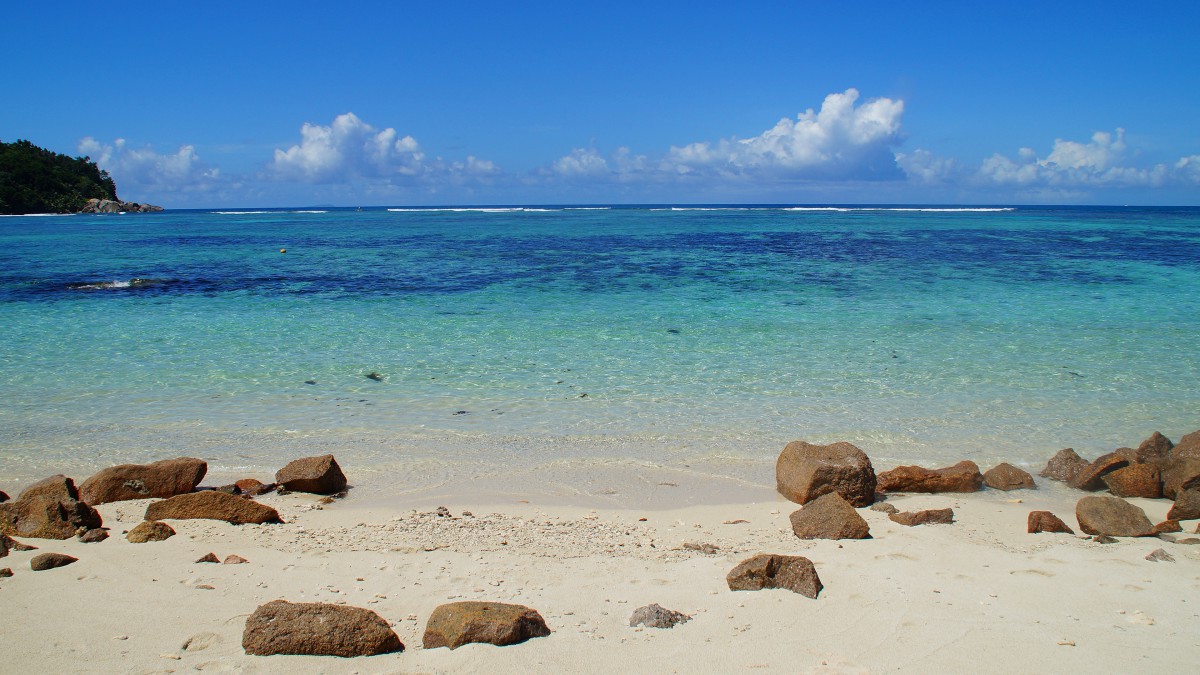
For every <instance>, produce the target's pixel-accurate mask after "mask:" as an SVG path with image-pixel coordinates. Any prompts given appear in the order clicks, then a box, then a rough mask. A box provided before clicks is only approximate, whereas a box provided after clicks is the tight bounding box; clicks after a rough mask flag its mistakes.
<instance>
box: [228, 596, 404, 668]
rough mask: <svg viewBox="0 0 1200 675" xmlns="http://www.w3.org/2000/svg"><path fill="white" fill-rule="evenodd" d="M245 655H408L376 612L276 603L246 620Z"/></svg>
mask: <svg viewBox="0 0 1200 675" xmlns="http://www.w3.org/2000/svg"><path fill="white" fill-rule="evenodd" d="M242 649H244V650H246V653H247V654H250V655H252V656H270V655H272V654H300V655H307V656H341V657H344V658H349V657H353V656H374V655H376V654H390V653H392V652H401V651H404V644H403V643H402V642H400V637H399V636H398V635H396V632H395V631H393V630H392V629H391V627H390V626H389V625H388V623H387V621H384V620H383V618H382V617H380V616H379V615H378V614H376V613H375V612H372V611H371V610H369V609H363V608H361V607H348V606H346V605H330V604H326V603H320V602H294V603H293V602H287V601H286V600H274V601H272V602H268V603H267V604H265V605H260V606H259V607H258V609H256V610H254V613H253V614H251V615H250V618H249V619H246V629H245V630H244V631H243V632H242Z"/></svg>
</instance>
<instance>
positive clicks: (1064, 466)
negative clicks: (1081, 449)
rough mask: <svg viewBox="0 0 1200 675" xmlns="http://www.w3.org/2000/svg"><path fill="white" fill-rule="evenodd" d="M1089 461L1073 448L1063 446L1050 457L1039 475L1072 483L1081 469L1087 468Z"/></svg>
mask: <svg viewBox="0 0 1200 675" xmlns="http://www.w3.org/2000/svg"><path fill="white" fill-rule="evenodd" d="M1087 465H1088V461H1087V460H1086V459H1084V458H1082V457H1080V456H1079V454H1078V453H1076V452H1075V450H1073V449H1071V448H1063V449H1062V450H1059V451H1058V453H1057V454H1055V455H1054V456H1053V457H1051V458H1050V461H1049V462H1047V463H1046V468H1044V469H1042V472H1041V473H1040V474H1038V475H1040V476H1042V477H1043V478H1049V479H1050V480H1056V481H1059V482H1062V483H1070V482H1071V481H1072V480H1073V479H1074V478H1075V476H1076V475H1078V474H1079V472H1080V471H1083V470H1084V469H1085V468H1087Z"/></svg>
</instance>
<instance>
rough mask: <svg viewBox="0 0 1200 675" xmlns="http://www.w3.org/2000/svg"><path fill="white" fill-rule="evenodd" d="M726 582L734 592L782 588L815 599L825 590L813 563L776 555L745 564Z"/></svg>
mask: <svg viewBox="0 0 1200 675" xmlns="http://www.w3.org/2000/svg"><path fill="white" fill-rule="evenodd" d="M725 582H726V583H728V584H729V590H731V591H761V590H763V589H767V588H782V589H784V590H788V591H792V592H793V593H799V594H800V595H803V596H804V597H806V598H814V599H815V598H816V597H817V595H818V594H820V592H821V589H822V588H824V587H825V586H824V585H823V584H822V583H821V578H820V577H818V576H817V568H816V567H815V566H814V565H813V564H812V561H811V560H809V559H808V558H805V557H803V556H798V555H779V554H777V553H760V554H759V555H756V556H754V557H752V558H747V559H746V560H743V561H742V562H740V563H738V564H737V566H736V567H734V568H733V569H732V570H730V571H729V574H727V575H725Z"/></svg>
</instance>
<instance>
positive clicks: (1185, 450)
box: [1171, 431, 1200, 459]
mask: <svg viewBox="0 0 1200 675" xmlns="http://www.w3.org/2000/svg"><path fill="white" fill-rule="evenodd" d="M1185 457H1194V458H1197V459H1200V431H1193V432H1192V433H1190V434H1188V435H1186V436H1184V437H1183V438H1181V439H1179V443H1177V444H1176V445H1175V447H1173V448H1171V459H1183V458H1185Z"/></svg>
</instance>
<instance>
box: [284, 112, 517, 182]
mask: <svg viewBox="0 0 1200 675" xmlns="http://www.w3.org/2000/svg"><path fill="white" fill-rule="evenodd" d="M268 169H269V170H270V173H271V174H272V175H273V176H274V177H276V178H280V179H284V180H301V181H305V182H311V183H344V182H348V181H351V180H356V179H363V178H366V179H378V180H382V181H383V182H385V183H388V184H404V183H414V182H421V181H427V180H449V181H450V182H456V181H462V180H465V179H469V178H480V179H482V178H487V177H490V176H494V175H497V174H498V173H499V171H500V170H499V169H498V168H497V167H496V165H495V164H494V163H492V162H490V161H488V160H484V159H479V158H477V157H473V156H468V157H467V159H466V160H465V161H461V162H449V161H445V160H443V159H441V158H440V157H433V158H431V157H428V156H427V155H426V153H425V152H424V151H423V150H422V149H421V146H420V144H419V143H418V142H417V140H416V139H415V138H413V137H412V136H403V137H401V136H400V134H399V133H397V132H396V130H395V129H393V128H391V127H388V128H386V129H383V130H382V131H379V130H377V129H375V127H373V126H371V125H370V124H367V123H366V122H364V121H362V120H361V119H359V118H358V117H357V116H356V115H355V114H354V113H352V112H347V113H344V114H341V115H338V116H337V117H336V118H334V120H333V123H332V124H331V125H329V126H322V125H319V124H311V123H308V122H306V123H304V125H303V126H302V127H301V128H300V143H299V144H297V145H293V146H291V147H290V148H288V149H287V150H280V149H276V150H275V156H274V159H273V160H272V161H271V163H270V164H268Z"/></svg>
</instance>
